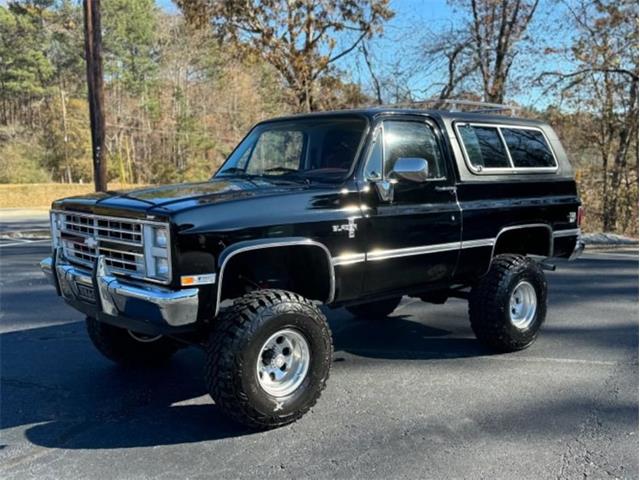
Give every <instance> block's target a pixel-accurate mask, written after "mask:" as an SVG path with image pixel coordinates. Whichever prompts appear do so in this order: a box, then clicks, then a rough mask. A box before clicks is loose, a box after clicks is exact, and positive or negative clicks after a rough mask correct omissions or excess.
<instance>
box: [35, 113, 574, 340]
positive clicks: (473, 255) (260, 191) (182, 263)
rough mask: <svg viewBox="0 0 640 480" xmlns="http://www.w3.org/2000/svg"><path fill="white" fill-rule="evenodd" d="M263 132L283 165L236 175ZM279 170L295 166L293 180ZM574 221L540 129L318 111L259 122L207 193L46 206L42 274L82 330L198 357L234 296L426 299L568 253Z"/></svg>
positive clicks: (505, 121) (563, 174)
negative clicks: (494, 269)
mask: <svg viewBox="0 0 640 480" xmlns="http://www.w3.org/2000/svg"><path fill="white" fill-rule="evenodd" d="M296 125H304V126H305V127H304V128H306V129H307V130H304V135H302V134H300V135H298V131H297V130H296V127H295V126H296ZM318 125H319V126H318ZM301 128H302V127H301ZM264 132H267V133H269V132H276V133H274V134H273V138H270V140H269V141H270V142H271V143H270V145H276V144H277V142H279V141H282V142H284V143H282V145H284V147H283V148H286V149H287V150H286V152H285V153H286V155H288V156H291V151H293V150H296V148H298V149H299V151H300V153H299V154H298V153H295V152H294V156H295V161H294V162H293V163H292V162H291V160H290V159H288V160H287V162H288V163H287V164H286V167H283V166H282V165H284V164H282V165H279V164H278V165H277V166H276V168H271V169H266V168H265V169H263V170H262V171H261V174H250V173H249V170H248V169H249V167H247V165H246V164H243V163H242V162H250V160H246V157H248V156H251V155H254V156H255V155H257V154H256V151H257V150H256V149H260V148H266V147H264V146H261V145H260V144H259V142H260V138H263V137H264V135H266V134H265V133H264ZM283 132H284V133H283ZM340 132H350V133H349V135H347V134H345V135H342V136H340ZM260 135H262V136H263V137H260ZM278 135H279V136H278ZM320 135H323V137H322V138H320ZM253 137H256V138H258V140H255V139H254V140H252V139H253ZM251 142H253V143H251ZM314 142H315V143H314ZM245 144H246V145H248V146H245ZM331 149H333V150H331ZM348 152H351V154H352V158H347V159H346V160H345V158H344V157H345V153H348ZM341 155H342V158H338V157H340V156H341ZM347 157H348V155H347ZM265 158H266V157H265ZM327 158H329V159H331V160H326V159H327ZM336 158H338V159H337V160H336ZM260 161H261V162H263V163H264V162H267V161H272V159H269V158H267V159H261V160H260ZM256 162H257V161H256ZM296 162H298V163H300V165H303V164H305V162H306V164H307V165H311V166H312V167H313V168H308V169H305V168H303V167H302V166H300V167H299V172H296V171H295V170H296V169H297V168H298V164H297V163H296ZM323 162H326V163H323ZM254 163H255V162H254ZM239 165H240V166H239ZM243 165H244V167H243V168H244V170H243V169H242V168H241V167H242V166H243ZM291 165H293V166H294V168H291ZM314 169H315V170H314ZM307 170H309V171H311V173H316V175H310V176H307V175H304V172H306V171H307ZM265 172H269V173H265ZM323 172H326V175H323ZM298 173H300V174H298ZM580 220H581V208H580V200H579V198H578V195H577V191H576V183H575V181H574V178H573V171H572V169H571V166H570V165H569V163H568V161H567V157H566V154H565V151H564V149H563V148H562V146H561V144H560V142H559V140H558V138H557V136H556V134H555V133H554V131H553V130H552V129H551V128H550V127H549V126H548V125H546V124H544V123H542V122H538V121H533V120H528V119H519V118H512V117H503V116H495V115H482V114H471V113H454V112H442V111H417V110H400V109H384V108H380V109H367V110H352V111H344V112H329V113H318V114H309V115H301V116H295V117H288V118H282V119H276V120H272V121H268V122H263V123H262V124H259V125H258V126H256V127H255V128H254V130H252V132H251V133H250V134H249V135H248V136H247V137H246V138H245V140H244V141H243V142H241V144H240V146H239V147H238V149H237V150H236V152H234V153H233V154H232V155H231V157H230V160H228V161H227V163H225V165H223V167H222V168H221V169H220V170H219V172H218V173H217V174H216V175H215V176H214V177H213V178H212V179H211V180H210V181H207V182H203V183H195V184H181V185H171V186H163V187H154V188H143V189H139V190H134V191H128V192H107V193H101V194H95V195H88V196H84V197H72V198H66V199H62V200H58V201H56V202H54V203H53V205H52V232H53V238H54V240H53V242H54V255H53V257H52V258H50V259H46V260H44V261H43V262H42V268H43V270H44V271H45V273H47V274H48V275H50V276H51V278H52V280H53V282H54V283H55V284H56V286H57V288H58V292H59V293H60V294H61V295H62V296H63V297H64V299H65V300H66V301H67V302H68V303H69V304H71V305H72V306H73V307H74V308H76V309H78V310H80V311H82V312H84V313H86V314H87V315H88V316H89V317H91V318H93V319H97V320H98V321H100V322H102V323H107V324H111V325H113V326H117V327H120V328H124V329H127V330H130V331H135V332H137V333H139V334H141V335H145V336H146V337H145V338H155V336H156V335H164V336H169V337H176V338H180V339H181V340H185V339H186V340H188V341H192V342H195V343H201V342H202V341H203V340H202V338H206V335H208V334H209V331H210V330H211V329H212V328H215V324H216V321H217V320H216V319H217V318H218V316H219V314H220V313H221V312H222V311H223V310H224V308H223V307H224V306H225V305H227V303H230V302H231V301H233V300H234V299H237V298H240V297H242V296H243V295H244V294H246V293H247V292H248V291H251V290H260V289H280V290H284V291H288V292H293V293H295V294H299V295H300V296H302V297H304V298H306V299H309V300H312V301H316V302H319V303H323V304H326V305H329V306H330V307H338V306H347V307H350V306H358V305H360V304H366V303H368V302H379V301H381V300H384V299H392V298H398V297H401V296H402V295H413V296H419V297H422V298H424V299H425V300H428V301H444V300H445V299H446V298H447V296H449V295H451V294H452V292H456V291H458V292H464V291H465V288H467V287H472V286H474V285H476V284H477V283H478V282H479V281H480V279H482V278H483V276H485V274H487V272H488V271H489V269H490V267H491V265H492V260H493V259H494V258H496V257H497V256H499V255H503V254H513V255H520V256H525V255H528V256H530V257H531V256H533V257H535V258H539V259H544V258H548V257H564V258H573V257H575V256H576V255H578V254H579V253H580V252H581V250H582V248H583V246H582V243H581V242H580V230H579V222H580ZM225 302H227V303H225Z"/></svg>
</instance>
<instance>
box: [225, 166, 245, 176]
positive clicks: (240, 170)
mask: <svg viewBox="0 0 640 480" xmlns="http://www.w3.org/2000/svg"><path fill="white" fill-rule="evenodd" d="M227 174H230V175H237V174H241V175H248V174H247V172H246V170H245V169H244V168H238V167H229V168H225V169H224V170H223V171H221V172H220V175H227Z"/></svg>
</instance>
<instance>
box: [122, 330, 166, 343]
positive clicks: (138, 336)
mask: <svg viewBox="0 0 640 480" xmlns="http://www.w3.org/2000/svg"><path fill="white" fill-rule="evenodd" d="M127 332H129V336H130V337H131V338H133V339H134V340H135V341H137V342H140V343H151V342H155V341H158V340H160V339H161V338H162V335H145V334H144V333H136V332H132V331H131V330H127Z"/></svg>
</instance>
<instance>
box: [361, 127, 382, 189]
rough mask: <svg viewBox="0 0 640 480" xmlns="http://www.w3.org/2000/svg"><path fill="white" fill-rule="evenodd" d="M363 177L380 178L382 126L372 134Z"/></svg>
mask: <svg viewBox="0 0 640 480" xmlns="http://www.w3.org/2000/svg"><path fill="white" fill-rule="evenodd" d="M364 177H365V178H367V179H369V180H376V179H381V178H382V126H379V127H378V128H377V129H376V132H375V134H374V135H373V140H372V144H371V149H370V150H369V158H368V159H367V164H366V165H365V167H364Z"/></svg>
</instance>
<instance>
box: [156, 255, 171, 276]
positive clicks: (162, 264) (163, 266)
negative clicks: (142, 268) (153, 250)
mask: <svg viewBox="0 0 640 480" xmlns="http://www.w3.org/2000/svg"><path fill="white" fill-rule="evenodd" d="M168 275H169V262H168V261H167V259H166V258H156V276H158V277H164V278H166V277H167V276H168Z"/></svg>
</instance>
